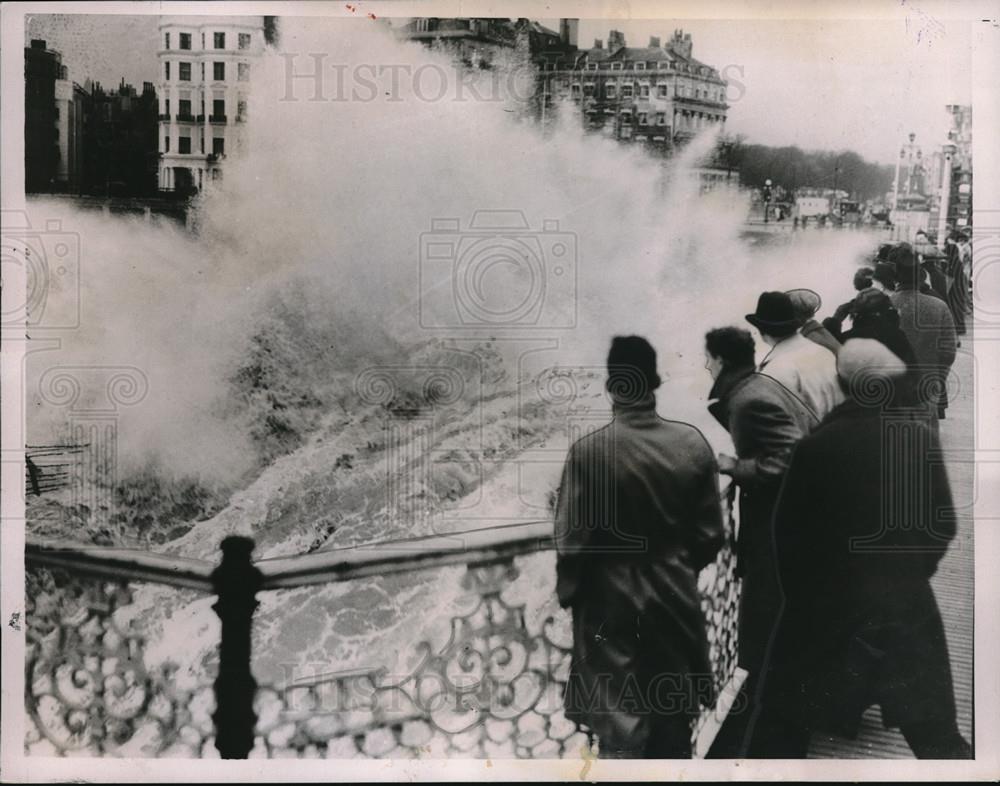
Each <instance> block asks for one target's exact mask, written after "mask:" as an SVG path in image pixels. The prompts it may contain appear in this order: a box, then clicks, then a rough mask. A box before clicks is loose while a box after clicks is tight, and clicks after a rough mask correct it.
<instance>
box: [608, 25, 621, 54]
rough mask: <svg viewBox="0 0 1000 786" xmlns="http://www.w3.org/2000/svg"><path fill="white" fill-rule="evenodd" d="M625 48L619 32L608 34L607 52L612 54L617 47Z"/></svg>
mask: <svg viewBox="0 0 1000 786" xmlns="http://www.w3.org/2000/svg"><path fill="white" fill-rule="evenodd" d="M623 46H625V35H624V34H623V33H622V32H621V31H620V30H611V31H609V32H608V51H609V52H614V51H615V50H616V49H618V48H619V47H623Z"/></svg>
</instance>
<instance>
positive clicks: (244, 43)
mask: <svg viewBox="0 0 1000 786" xmlns="http://www.w3.org/2000/svg"><path fill="white" fill-rule="evenodd" d="M239 44H240V49H249V48H250V34H249V33H240V35H239Z"/></svg>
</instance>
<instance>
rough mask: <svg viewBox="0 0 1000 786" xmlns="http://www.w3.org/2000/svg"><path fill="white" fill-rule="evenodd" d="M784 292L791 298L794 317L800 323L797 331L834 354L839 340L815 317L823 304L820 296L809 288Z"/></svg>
mask: <svg viewBox="0 0 1000 786" xmlns="http://www.w3.org/2000/svg"><path fill="white" fill-rule="evenodd" d="M785 294H786V295H788V297H790V298H791V299H792V306H793V307H794V309H795V318H796V319H797V320H799V322H800V323H801V325H802V327H800V328H799V333H801V334H802V335H803V336H805V337H806V338H807V339H809V340H810V341H812V342H814V343H816V344H819V345H820V346H821V347H826V348H827V349H828V350H830V351H831V352H832V353H833V354H834V355H836V354H837V353H838V352H840V342H839V341H837V339H835V338H834V337H833V335H832V334H831V333H830V331H829V330H827V329H826V328H825V327H823V326H822V325H821V324H820V323H819V322H817V321H816V319H815V316H816V312H817V311H819V309H820V306H822V305H823V301H822V300H821V299H820V296H819V295H818V294H816V293H815V292H813V291H812V290H811V289H790V290H788V291H787V292H786V293H785Z"/></svg>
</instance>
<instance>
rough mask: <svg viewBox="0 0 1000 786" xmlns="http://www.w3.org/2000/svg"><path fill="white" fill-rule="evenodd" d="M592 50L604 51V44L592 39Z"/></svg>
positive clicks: (597, 39)
mask: <svg viewBox="0 0 1000 786" xmlns="http://www.w3.org/2000/svg"><path fill="white" fill-rule="evenodd" d="M594 49H604V42H603V41H602V40H601V39H600V38H595V39H594Z"/></svg>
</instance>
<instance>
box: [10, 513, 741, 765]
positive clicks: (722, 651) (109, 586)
mask: <svg viewBox="0 0 1000 786" xmlns="http://www.w3.org/2000/svg"><path fill="white" fill-rule="evenodd" d="M724 502H725V505H726V509H727V512H728V515H727V521H728V530H729V535H730V537H729V538H727V544H726V545H725V546H724V548H723V549H722V551H721V552H720V553H719V555H718V557H717V559H716V561H715V562H714V563H713V564H711V565H709V566H708V567H707V568H706V569H705V570H704V571H702V573H701V576H700V577H699V587H700V589H701V591H702V606H703V610H704V612H705V615H706V622H707V627H708V638H709V646H710V657H711V662H712V665H713V669H714V679H715V682H716V687H717V688H718V689H719V692H720V694H721V695H722V696H723V697H724V698H723V700H722V703H721V704H720V705H718V706H716V707H706V708H703V711H702V713H701V715H700V717H699V718H698V720H697V721H696V722H695V723H694V725H693V728H692V735H693V738H694V740H695V746H696V752H699V753H704V751H705V750H706V747H707V744H708V743H710V741H711V738H712V736H713V735H714V732H715V730H717V728H718V725H719V724H720V723H721V720H722V717H724V714H725V711H726V707H725V701H726V698H725V697H731V696H732V695H733V693H734V692H735V688H736V687H738V684H739V681H740V678H741V676H742V675H741V673H740V672H738V670H737V668H736V621H737V605H738V601H739V582H738V580H737V579H736V576H735V558H734V553H733V548H732V541H733V537H732V536H733V530H734V528H735V525H736V524H735V515H734V510H733V505H732V500H731V495H729V494H727V495H725V497H724ZM553 548H554V543H553V539H552V525H551V522H544V521H542V522H529V523H526V524H519V525H514V526H509V527H499V528H491V529H486V530H477V531H473V532H465V533H461V537H460V538H459V537H456V536H450V537H430V538H423V539H414V540H408V541H396V542H393V543H381V544H374V545H369V546H362V547H355V548H351V549H342V550H336V551H327V552H316V553H312V554H308V555H301V556H296V557H286V558H280V559H267V560H262V561H259V562H257V563H251V560H250V556H251V552H252V549H253V543H252V541H250V540H248V539H246V538H227V539H226V540H225V541H223V559H222V562H221V564H220V565H219V566H218V567H215V566H214V565H212V564H211V563H209V562H206V561H203V560H194V559H183V558H178V557H173V556H167V555H158V554H151V553H148V552H138V551H130V550H124V549H105V548H81V547H78V546H72V545H66V544H60V543H53V542H39V541H32V540H30V539H29V542H28V546H27V548H26V562H27V569H28V570H27V576H28V582H27V587H26V597H27V609H26V621H27V630H28V639H27V653H26V661H25V666H26V696H25V699H26V708H27V716H28V719H29V720H30V723H29V724H28V726H29V730H28V734H27V739H26V746H27V748H28V751H29V752H30V753H41V754H49V755H67V754H75V755H79V754H81V753H82V754H84V755H86V754H87V753H90V754H92V755H97V756H100V755H115V756H121V755H131V756H186V757H210V756H217V755H220V753H221V755H222V756H223V757H230V758H241V757H245V756H248V755H249V756H251V757H257V756H269V757H279V756H301V757H330V758H341V757H356V756H366V757H400V756H402V757H440V756H449V755H461V756H475V757H486V756H491V757H502V756H517V757H536V758H538V757H563V756H572V757H579V756H580V755H581V751H582V749H583V748H585V747H587V746H591V745H592V743H593V741H592V740H590V738H589V736H588V734H587V732H586V730H585V729H583V728H580V727H578V726H577V725H576V724H574V723H572V722H570V721H568V720H567V719H566V718H565V716H564V715H563V712H562V693H563V688H564V685H565V682H566V679H567V675H568V672H569V661H570V647H571V643H572V642H571V633H570V626H569V616H568V614H565V613H563V612H555V613H553V614H549V615H547V616H543V617H537V615H529V614H526V613H525V606H524V605H523V604H519V603H518V602H516V601H515V600H511V598H510V597H509V593H507V590H508V589H509V588H511V587H512V586H513V585H514V583H515V582H517V581H518V577H519V575H520V574H521V572H522V570H521V568H522V566H523V564H524V563H523V561H524V560H525V559H532V558H533V557H532V555H535V554H538V553H540V552H548V551H551V550H552V549H553ZM455 565H465V566H466V571H465V573H464V576H463V578H462V583H463V587H464V589H465V590H467V591H468V592H469V593H470V594H471V596H472V598H473V602H472V603H471V606H470V607H469V608H468V609H467V610H464V611H462V613H460V614H458V615H457V616H455V617H454V618H453V619H452V620H451V633H450V637H449V639H448V641H447V643H446V644H445V645H444V646H443V647H434V646H432V645H431V644H429V643H426V642H425V643H422V644H420V645H418V647H417V653H416V655H417V657H416V660H415V662H416V666H415V667H413V668H411V669H409V670H408V671H407V672H406V673H405V674H402V675H399V674H391V673H390V671H389V669H387V668H386V667H384V666H383V667H374V668H365V669H354V670H344V671H336V672H332V673H329V672H328V673H325V674H318V675H314V676H312V677H309V678H305V679H303V678H301V677H299V678H296V679H290V680H286V681H285V682H284V683H283V684H264V685H260V686H258V685H257V684H256V682H255V680H254V678H253V676H252V674H251V670H250V668H251V625H252V618H253V614H254V610H255V608H256V606H257V596H258V594H260V593H274V592H284V591H289V590H292V589H295V588H301V587H305V586H309V585H318V584H327V583H330V582H350V581H357V580H358V579H362V578H365V577H370V576H385V575H388V574H391V573H403V572H414V571H428V570H439V569H442V568H445V567H447V566H455ZM143 585H159V586H161V587H162V586H163V585H166V586H168V587H172V588H176V592H177V593H179V594H178V596H177V597H176V598H174V599H173V601H172V602H175V603H176V606H177V608H181V607H183V606H185V605H188V604H190V603H192V602H194V601H196V600H197V599H198V598H199V596H205V595H211V594H215V595H217V596H218V600H217V601H216V603H215V605H214V606H213V608H214V609H215V611H216V612H217V614H218V616H219V618H220V620H221V623H222V631H221V641H220V646H219V648H218V656H217V658H216V657H215V655H214V654H213V655H212V656H211V657H209V658H207V659H206V662H205V663H204V664H202V668H201V669H200V672H199V673H198V674H197V675H196V676H195V678H194V679H190V678H189V679H185V680H181V679H179V675H178V673H177V668H178V667H177V666H176V664H171V663H169V662H167V663H165V664H163V665H155V666H153V665H150V664H149V663H147V658H146V657H145V649H146V644H147V642H146V639H145V634H144V632H143V630H142V624H141V619H137V618H136V617H137V616H140V615H137V614H136V613H135V611H134V609H133V600H134V593H135V592H136V591H138V589H139V588H140V587H142V586H143ZM532 619H540V621H539V622H532V621H531V620H532ZM182 646H183V645H182V644H180V643H178V647H182ZM213 680H214V684H213Z"/></svg>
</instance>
